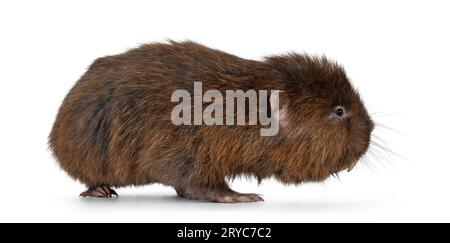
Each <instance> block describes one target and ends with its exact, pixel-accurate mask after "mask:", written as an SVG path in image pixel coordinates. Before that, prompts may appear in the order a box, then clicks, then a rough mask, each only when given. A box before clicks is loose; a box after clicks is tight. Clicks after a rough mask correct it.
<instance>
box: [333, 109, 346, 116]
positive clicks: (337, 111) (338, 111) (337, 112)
mask: <svg viewBox="0 0 450 243" xmlns="http://www.w3.org/2000/svg"><path fill="white" fill-rule="evenodd" d="M334 113H336V115H338V116H343V115H344V110H343V109H342V108H337V109H336V110H335V111H334Z"/></svg>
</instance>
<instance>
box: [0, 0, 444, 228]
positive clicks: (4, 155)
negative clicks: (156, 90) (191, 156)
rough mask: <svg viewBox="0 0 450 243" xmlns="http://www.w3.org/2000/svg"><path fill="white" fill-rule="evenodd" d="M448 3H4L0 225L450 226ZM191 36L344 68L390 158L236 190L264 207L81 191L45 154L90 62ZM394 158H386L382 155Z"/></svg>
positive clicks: (144, 190)
mask: <svg viewBox="0 0 450 243" xmlns="http://www.w3.org/2000/svg"><path fill="white" fill-rule="evenodd" d="M449 12H450V8H449V5H448V1H428V0H427V1H411V0H409V1H391V0H389V1H370V2H369V1H309V2H301V1H279V0H277V1H272V2H269V1H261V0H256V1H233V0H227V1H167V0H164V1H121V2H119V1H111V0H109V1H80V0H77V1H47V0H41V1H0V108H1V109H0V114H1V119H0V142H1V144H0V221H14V222H17V221H33V222H48V221H64V222H69V221H70V222H71V221H88V222H98V221H102V222H103V221H106V222H115V221H127V222H128V221H146V222H155V221H156V222H174V221H176V222H178V221H180V222H190V221H194V222H222V221H224V222H234V221H238V222H271V221H275V222H302V221H312V222H317V221H331V222H348V221H352V222H353V221H357V222H360V221H362V222H372V221H375V222H379V221H388V222H392V221H394V222H398V221H407V222H410V221H447V222H448V221H450V207H449V205H450V195H449V192H450V190H449V186H450V176H449V171H450V161H449V157H448V150H449V149H450V148H449V143H448V138H449V137H450V136H449V135H450V134H449V129H448V124H449V123H450V119H449V117H450V115H449V114H450V110H449V103H450V102H449V96H450V94H449V91H450V90H449V81H450V80H449V68H450V65H449V64H450V63H449V57H450V47H449V46H450V38H449V33H450V32H449V29H450V28H449V23H450V17H449V16H450V15H449ZM166 38H171V39H175V40H183V39H191V40H194V41H198V42H200V43H203V44H205V45H208V46H210V47H214V48H218V49H221V50H224V51H227V52H230V53H233V54H236V55H239V56H241V57H245V58H252V59H261V57H263V56H264V55H270V54H278V53H285V52H287V51H298V52H308V53H311V54H318V55H320V54H326V55H327V56H329V57H331V58H333V59H335V60H337V61H338V62H340V63H341V64H343V65H344V66H345V68H346V70H347V72H348V75H349V76H350V78H351V79H352V81H353V83H354V85H355V86H356V87H358V88H359V90H360V92H361V95H362V97H363V98H364V100H365V101H366V104H367V106H368V109H369V111H370V112H371V113H372V114H374V115H373V117H374V119H375V121H376V122H378V123H380V124H384V125H383V126H384V127H387V128H384V127H381V126H379V127H377V128H376V131H375V133H376V134H377V135H378V136H379V137H380V138H381V139H382V140H383V141H384V142H385V143H386V144H385V145H384V146H385V148H386V149H387V150H380V149H378V150H373V151H374V153H375V154H377V156H368V158H367V159H365V160H364V161H362V162H361V163H360V164H359V165H358V166H357V167H356V169H355V170H354V171H352V172H351V173H346V172H343V173H341V174H340V179H329V180H327V181H326V182H324V183H318V184H317V183H316V184H306V185H301V186H284V185H282V184H280V183H277V182H275V181H272V180H268V181H264V182H263V184H262V185H260V186H258V185H257V183H256V182H255V181H254V180H251V181H247V180H237V181H235V182H233V183H232V187H233V188H234V189H236V190H238V191H241V192H257V193H261V194H263V195H264V198H265V200H266V201H265V202H264V203H254V204H234V205H227V204H212V203H204V202H191V201H187V200H183V199H178V198H177V197H176V196H175V193H174V191H173V190H172V189H171V188H168V187H164V186H158V185H152V186H146V187H140V188H122V189H119V190H118V192H119V194H120V195H121V197H120V198H118V199H112V200H111V199H107V200H105V199H87V200H86V199H80V198H78V194H79V193H80V192H81V191H82V190H84V188H83V186H82V185H81V184H79V183H77V182H75V181H73V180H72V179H70V178H69V177H68V176H67V175H66V174H65V173H64V172H63V171H61V170H60V169H59V168H58V166H57V163H56V161H55V160H54V159H53V158H52V156H51V154H50V152H49V151H48V150H47V145H46V142H47V136H48V133H49V131H50V129H51V126H52V123H53V121H54V118H55V115H56V112H57V109H58V107H59V105H60V103H61V101H62V99H63V98H64V96H65V95H66V93H67V92H68V90H69V89H70V87H71V86H72V85H73V84H74V83H75V82H76V81H77V79H78V78H79V77H80V75H82V74H83V72H84V71H85V70H86V68H87V67H88V65H89V64H90V63H91V62H92V61H93V60H94V59H95V58H97V57H100V56H104V55H110V54H116V53H120V52H123V51H125V50H127V49H129V48H133V47H135V46H137V45H138V44H142V43H146V42H153V41H164V40H165V39H166ZM388 151H391V152H388Z"/></svg>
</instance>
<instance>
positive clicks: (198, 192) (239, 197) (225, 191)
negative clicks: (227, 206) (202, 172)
mask: <svg viewBox="0 0 450 243" xmlns="http://www.w3.org/2000/svg"><path fill="white" fill-rule="evenodd" d="M176 191H177V194H178V196H180V197H184V198H187V199H192V200H208V201H211V202H218V203H244V202H245V203H248V202H261V201H264V199H262V197H260V195H258V194H254V193H239V192H235V191H233V190H231V189H229V188H216V189H212V188H210V189H203V188H195V189H194V188H188V189H176Z"/></svg>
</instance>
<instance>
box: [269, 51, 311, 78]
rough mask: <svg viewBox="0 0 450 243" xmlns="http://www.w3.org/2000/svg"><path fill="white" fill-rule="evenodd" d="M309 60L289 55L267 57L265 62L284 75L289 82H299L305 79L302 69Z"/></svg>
mask: <svg viewBox="0 0 450 243" xmlns="http://www.w3.org/2000/svg"><path fill="white" fill-rule="evenodd" d="M308 59H309V57H308V56H303V55H298V54H289V55H280V56H271V57H266V58H265V62H266V63H268V64H270V65H272V66H273V67H274V68H275V69H277V70H278V71H279V72H280V73H282V74H283V75H284V76H285V77H286V79H287V81H291V82H297V81H298V80H302V79H303V77H302V73H303V72H302V69H303V67H304V66H305V63H306V62H307V60H308Z"/></svg>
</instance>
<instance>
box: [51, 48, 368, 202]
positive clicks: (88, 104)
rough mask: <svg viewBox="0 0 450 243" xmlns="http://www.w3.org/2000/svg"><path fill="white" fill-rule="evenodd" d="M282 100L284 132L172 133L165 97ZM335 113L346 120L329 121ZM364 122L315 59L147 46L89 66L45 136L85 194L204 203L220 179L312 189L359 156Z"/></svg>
mask: <svg viewBox="0 0 450 243" xmlns="http://www.w3.org/2000/svg"><path fill="white" fill-rule="evenodd" d="M194 81H199V82H203V91H205V90H208V89H217V90H221V91H224V90H230V89H231V90H235V89H242V90H244V91H245V90H248V89H255V90H261V89H266V90H273V89H278V90H282V91H284V92H283V93H282V94H283V95H282V96H281V100H280V107H286V111H287V116H286V121H285V124H284V125H283V126H282V127H281V128H280V129H281V131H280V133H279V134H278V135H276V136H273V137H261V136H260V134H259V127H258V126H175V125H173V124H172V122H171V120H170V114H171V111H172V109H173V107H174V106H175V105H176V103H172V102H170V97H171V94H172V92H173V91H175V90H177V89H185V90H188V91H190V92H192V90H193V82H194ZM336 106H343V107H344V108H345V111H346V113H347V114H349V115H348V117H345V118H337V117H333V116H332V115H330V114H333V112H334V107H336ZM372 129H373V123H372V122H371V120H370V118H369V116H368V114H367V112H366V110H365V108H364V106H363V104H362V102H361V100H360V98H359V96H358V95H357V93H356V91H355V90H354V89H353V88H352V86H351V84H350V83H349V81H348V79H347V77H346V75H345V72H344V70H343V69H342V68H341V67H339V66H338V65H337V64H335V63H333V62H330V61H328V60H326V59H325V58H313V57H309V56H307V55H298V54H290V55H285V56H274V57H268V58H266V59H265V60H264V61H263V62H260V61H253V60H246V59H242V58H239V57H236V56H233V55H230V54H227V53H224V52H221V51H218V50H213V49H210V48H207V47H205V46H202V45H199V44H196V43H193V42H182V43H177V42H171V43H168V44H147V45H143V46H141V47H139V48H136V49H132V50H130V51H128V52H126V53H123V54H120V55H116V56H107V57H103V58H99V59H97V60H96V61H95V62H94V63H93V64H92V65H91V66H90V68H89V70H88V71H87V72H86V73H85V74H84V75H83V76H82V77H81V79H80V80H79V81H78V82H77V83H76V84H75V86H74V87H73V88H72V89H71V91H70V92H69V94H68V95H67V97H66V98H65V99H64V102H63V104H62V105H61V108H60V109H59V113H58V116H57V118H56V121H55V124H54V126H53V129H52V131H51V134H50V137H49V144H50V147H51V149H52V150H53V153H54V155H55V157H56V158H57V160H58V161H59V163H60V165H61V167H62V169H63V170H65V171H66V172H67V173H68V174H69V175H70V176H72V177H73V178H75V179H78V180H79V181H81V182H82V183H84V184H86V185H87V186H88V187H95V186H100V185H108V186H115V187H121V186H128V185H145V184H149V183H156V182H157V183H163V184H166V185H170V186H173V187H174V188H175V189H176V190H177V192H178V194H179V195H180V196H186V197H190V198H194V199H209V200H214V199H213V196H211V195H213V194H215V193H218V192H220V191H222V190H227V188H228V187H227V186H226V178H227V177H228V178H229V177H234V176H237V175H241V174H244V175H253V176H256V177H257V178H258V179H259V180H261V179H263V178H267V177H271V176H274V177H275V178H277V179H279V180H280V181H282V182H284V183H300V182H305V181H321V180H324V179H325V178H327V177H328V176H329V175H331V174H333V173H336V172H338V171H341V170H343V169H346V168H347V167H349V165H350V164H351V163H353V162H354V161H356V160H358V159H359V158H360V157H361V155H362V154H363V153H364V152H365V151H366V150H367V147H368V144H369V141H370V133H371V131H372Z"/></svg>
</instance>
